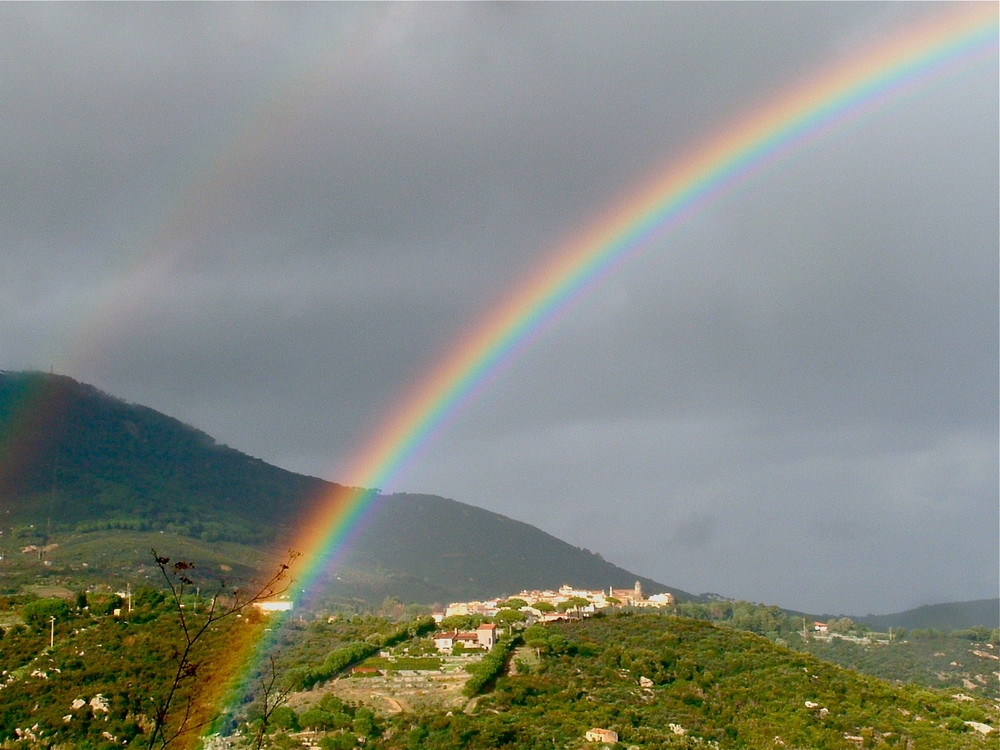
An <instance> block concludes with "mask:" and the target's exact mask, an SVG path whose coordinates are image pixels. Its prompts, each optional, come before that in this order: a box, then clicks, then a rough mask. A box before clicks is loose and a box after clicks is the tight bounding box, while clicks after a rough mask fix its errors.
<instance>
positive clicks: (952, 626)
mask: <svg viewBox="0 0 1000 750" xmlns="http://www.w3.org/2000/svg"><path fill="white" fill-rule="evenodd" d="M854 619H855V620H857V621H858V622H863V623H864V624H865V625H867V626H868V627H870V628H872V629H874V630H882V631H885V630H888V629H889V628H907V629H910V630H913V629H916V628H924V629H931V628H933V629H935V630H945V631H948V630H961V629H963V628H973V627H987V628H1000V598H997V599H977V600H975V601H971V602H949V603H947V604H926V605H924V606H923V607H917V608H916V609H908V610H906V611H905V612H897V613H895V614H889V615H865V616H864V617H856V618H854Z"/></svg>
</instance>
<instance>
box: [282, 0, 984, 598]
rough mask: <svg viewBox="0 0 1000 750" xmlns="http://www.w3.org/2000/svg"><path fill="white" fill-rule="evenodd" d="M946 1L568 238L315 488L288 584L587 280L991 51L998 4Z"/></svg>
mask: <svg viewBox="0 0 1000 750" xmlns="http://www.w3.org/2000/svg"><path fill="white" fill-rule="evenodd" d="M950 11H951V12H949V13H948V14H946V16H945V17H942V18H937V19H935V20H934V21H933V22H931V23H925V24H923V25H921V26H919V27H917V28H912V29H909V30H908V31H906V32H904V33H903V34H901V35H898V36H896V37H894V38H892V39H889V40H888V41H886V40H882V41H881V43H880V44H878V45H877V46H875V47H874V48H872V49H869V50H868V51H867V52H865V53H863V54H860V55H855V56H853V57H852V58H851V59H850V60H848V61H846V62H840V63H839V64H838V65H835V66H834V67H832V68H830V69H829V70H827V71H826V72H824V73H822V74H821V75H819V76H817V77H814V78H812V79H810V80H809V81H807V82H806V83H805V84H803V85H800V86H797V87H795V88H793V89H791V90H790V91H789V92H787V93H785V94H784V95H782V96H779V97H777V98H774V99H771V100H769V101H768V102H767V103H766V105H765V106H764V107H763V108H761V109H760V110H759V111H757V112H755V113H751V114H750V115H749V116H748V117H746V118H744V119H740V120H739V121H737V122H736V123H735V124H733V125H732V126H731V127H730V128H729V129H728V130H726V131H724V132H722V133H721V134H720V135H719V136H717V137H715V138H713V139H711V140H709V141H707V142H706V143H704V144H703V145H701V146H700V147H697V148H694V149H692V150H691V151H690V153H691V156H690V157H688V158H687V159H685V160H684V161H682V162H681V163H679V164H675V165H672V166H671V167H670V168H668V169H667V170H666V171H665V172H663V173H661V174H659V175H658V176H656V177H655V178H654V179H653V180H652V181H651V182H649V183H648V184H647V185H646V186H645V187H644V188H643V189H641V190H639V191H637V192H636V193H635V194H634V195H633V196H632V197H631V198H630V199H629V200H627V201H626V202H624V203H622V204H621V205H619V206H617V207H616V208H614V209H613V210H612V211H611V212H609V213H608V214H607V215H606V216H605V217H604V218H603V219H602V220H600V221H597V222H595V223H594V224H593V225H591V226H590V227H589V228H588V229H587V230H586V231H585V232H583V233H582V234H580V235H579V236H577V237H575V238H573V239H571V240H570V241H569V242H568V243H566V244H565V245H564V246H563V248H562V249H561V250H559V251H558V252H556V253H555V254H554V255H553V256H552V258H551V260H549V262H548V263H546V264H544V265H543V266H542V267H541V268H539V269H537V270H536V272H535V273H534V274H533V275H532V276H531V277H530V279H529V280H528V281H527V283H525V284H523V285H522V286H521V287H519V288H516V289H514V291H513V293H512V294H510V295H508V296H507V297H506V299H505V300H504V301H503V302H502V303H501V304H500V305H499V306H498V307H496V308H495V309H493V310H492V311H490V312H489V313H488V314H487V315H486V316H485V317H484V318H483V319H482V321H481V322H480V323H479V325H478V326H476V327H474V328H472V329H471V330H470V331H469V333H468V334H467V335H466V336H465V337H464V338H462V339H461V341H460V342H459V345H458V346H457V347H455V348H454V349H453V350H452V351H451V353H450V354H448V355H447V356H446V357H444V358H443V359H442V360H441V361H440V362H439V363H438V364H437V365H436V366H435V367H434V368H433V369H432V370H431V371H430V372H429V373H428V374H427V375H426V376H425V377H424V378H423V380H421V381H419V382H420V384H419V386H418V387H417V388H415V389H414V390H413V391H411V392H409V393H407V394H405V395H404V396H403V398H402V399H401V400H400V401H399V403H397V404H396V405H395V408H390V409H389V410H388V411H387V415H388V418H387V420H386V421H385V422H384V424H383V425H382V426H381V427H380V429H377V430H376V431H375V432H374V437H373V438H372V439H371V440H370V441H369V442H368V443H367V444H366V445H365V446H364V447H363V449H362V450H361V451H360V452H359V453H358V454H357V458H356V459H355V460H354V462H353V463H352V464H351V466H350V467H349V469H348V471H347V475H346V477H345V479H346V480H347V481H348V482H349V483H350V484H352V485H355V486H353V487H345V488H343V489H339V490H337V491H334V492H333V493H331V494H330V496H328V497H326V498H323V501H322V502H321V503H320V504H319V508H318V510H317V511H316V512H315V514H314V515H313V516H312V517H311V518H308V519H306V520H305V523H304V525H303V526H302V527H301V532H300V533H301V536H300V538H299V539H298V540H297V549H299V550H302V551H303V558H302V563H301V566H300V570H299V571H297V578H298V581H299V583H298V584H297V585H296V589H297V590H306V591H308V590H309V588H310V586H311V585H312V583H313V582H314V580H315V579H316V577H317V575H318V574H319V573H320V572H321V571H322V570H323V569H324V568H325V567H327V566H328V565H329V564H330V562H331V561H332V560H333V558H334V557H335V556H336V554H337V552H338V551H339V550H340V549H341V548H342V547H343V545H344V544H345V542H346V541H347V539H348V537H349V536H350V534H351V532H352V531H353V530H354V529H355V528H356V527H357V526H358V524H359V522H360V520H361V518H362V517H363V515H364V512H365V510H366V509H367V508H368V507H369V506H370V504H371V501H372V499H373V498H374V496H375V494H376V492H375V490H373V489H364V488H376V487H383V486H387V485H390V484H392V482H393V480H394V479H395V478H396V477H397V476H398V475H399V473H400V472H401V471H402V470H403V469H404V468H405V466H406V465H407V463H408V462H410V461H412V460H413V458H414V457H415V456H416V455H417V454H418V453H419V451H420V450H421V449H422V448H423V447H425V446H426V445H427V443H428V442H429V441H430V440H431V439H432V437H433V436H434V435H435V434H436V433H437V432H438V431H439V430H440V429H441V428H442V427H443V426H444V425H445V424H446V423H447V422H448V420H449V419H450V418H451V417H453V416H454V415H455V414H456V413H457V412H459V411H460V410H461V408H462V406H463V405H464V404H466V403H468V402H469V401H470V400H472V399H473V398H474V397H475V395H476V394H477V393H478V392H480V391H481V390H482V389H483V388H484V387H485V386H486V385H487V384H488V383H489V382H491V381H492V380H493V379H494V378H495V377H496V376H497V375H498V374H499V373H500V372H501V371H502V370H503V369H504V368H505V367H506V366H508V365H509V364H510V363H511V361H512V360H513V359H514V358H516V356H517V355H518V353H519V352H521V351H523V350H524V349H525V348H526V347H527V346H528V345H530V344H531V342H532V341H533V340H535V339H536V338H537V337H538V335H539V334H541V333H542V332H543V331H544V330H545V328H546V327H547V326H548V325H549V324H550V323H552V322H553V321H554V320H556V319H557V318H558V317H559V316H560V315H561V314H562V313H564V312H565V311H566V310H567V308H568V307H570V305H571V304H572V303H574V302H575V301H577V300H578V299H580V297H581V296H583V295H584V294H585V293H586V291H587V290H588V289H590V288H592V287H593V286H595V285H596V284H598V283H600V281H601V280H602V279H605V278H606V277H607V276H608V275H609V274H611V273H613V272H614V271H615V269H617V268H619V267H620V266H621V265H622V264H623V263H625V262H626V261H627V260H629V259H630V258H632V257H634V256H635V255H636V254H637V253H640V252H643V251H646V250H648V249H650V248H652V247H654V246H656V245H657V243H658V242H659V241H661V240H663V239H664V238H665V237H666V236H667V235H669V234H670V233H671V232H672V231H674V230H675V229H676V228H677V227H678V226H679V225H680V224H681V223H683V222H684V221H685V220H686V219H687V218H688V217H690V216H692V215H693V214H695V213H696V212H698V211H700V210H701V209H703V208H704V207H705V206H706V205H708V204H710V203H711V202H713V201H715V200H716V199H718V198H719V197H720V196H722V195H724V194H726V193H728V192H730V191H732V190H733V189H734V188H735V187H737V186H739V185H741V184H743V183H745V182H746V181H747V180H748V178H750V177H751V176H752V175H754V174H755V173H758V172H759V171H760V170H762V169H765V168H767V167H768V166H771V165H772V164H773V163H775V162H776V161H778V160H780V159H782V158H784V157H786V156H787V155H789V154H791V153H792V152H795V151H796V150H798V149H801V148H802V147H803V146H805V145H807V144H808V143H810V142H812V141H814V140H816V139H817V138H820V137H822V136H823V135H825V134H827V133H830V132H832V131H835V130H837V129H839V128H841V127H842V126H843V125H844V124H845V123H848V122H854V121H856V120H857V119H858V118H859V117H861V116H863V115H865V114H866V113H869V112H871V111H874V110H877V109H879V108H881V107H884V106H885V105H886V103H888V102H889V101H893V100H896V99H898V98H899V97H901V96H902V95H904V94H906V93H908V92H910V91H913V90H916V89H917V88H919V87H921V86H924V85H926V84H927V83H928V82H930V81H934V80H940V79H943V78H944V77H946V76H948V75H949V74H953V73H955V72H960V71H962V70H967V69H969V68H970V67H971V66H973V65H975V64H977V63H980V62H983V61H987V62H990V61H993V60H994V59H995V53H996V49H997V39H998V14H997V6H996V5H995V4H975V5H972V4H970V5H957V6H953V7H952V8H951V9H950Z"/></svg>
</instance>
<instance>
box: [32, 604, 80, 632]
mask: <svg viewBox="0 0 1000 750" xmlns="http://www.w3.org/2000/svg"><path fill="white" fill-rule="evenodd" d="M69 614H70V607H69V604H67V603H66V602H65V601H63V600H62V599H36V600H35V601H33V602H28V603H27V604H25V605H24V606H23V607H22V608H21V617H23V618H24V623H25V625H27V626H28V627H29V628H35V629H36V630H41V629H42V628H47V627H48V626H49V623H50V622H51V618H53V617H54V618H56V622H63V621H65V620H67V619H69Z"/></svg>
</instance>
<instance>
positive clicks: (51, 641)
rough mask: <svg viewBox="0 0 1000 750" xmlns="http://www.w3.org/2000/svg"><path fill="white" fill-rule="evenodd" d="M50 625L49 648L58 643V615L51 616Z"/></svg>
mask: <svg viewBox="0 0 1000 750" xmlns="http://www.w3.org/2000/svg"><path fill="white" fill-rule="evenodd" d="M49 625H50V626H51V628H52V629H51V630H50V631H49V648H54V647H55V645H56V617H55V615H50V616H49Z"/></svg>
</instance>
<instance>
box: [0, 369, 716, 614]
mask: <svg viewBox="0 0 1000 750" xmlns="http://www.w3.org/2000/svg"><path fill="white" fill-rule="evenodd" d="M334 486H335V485H334V484H332V483H330V482H327V481H324V480H322V479H317V478H315V477H307V476H303V475H301V474H296V473H294V472H290V471H286V470H284V469H280V468H278V467H276V466H271V465H270V464H267V463H265V462H264V461H261V460H259V459H256V458H252V457H250V456H247V455H245V454H243V453H241V452H239V451H237V450H235V449H233V448H229V447H227V446H224V445H220V444H218V443H216V442H215V440H213V439H212V438H211V437H210V436H209V435H207V434H205V433H204V432H202V431H200V430H197V429H195V428H193V427H190V426H188V425H186V424H184V423H182V422H180V421H178V420H176V419H173V418H172V417H168V416H166V415H164V414H161V413H160V412H157V411H155V410H153V409H150V408H148V407H145V406H138V405H135V404H129V403H127V402H125V401H122V400H121V399H118V398H115V397H114V396H110V395H108V394H106V393H103V392H102V391H100V390H99V389H97V388H95V387H93V386H90V385H86V384H84V383H79V382H77V381H76V380H73V379H72V378H69V377H66V376H61V375H51V374H45V373H37V372H22V373H15V372H0V530H3V529H4V528H6V529H8V530H10V531H13V530H14V529H15V528H17V527H22V528H21V530H20V531H19V532H18V533H21V534H24V533H28V532H27V531H26V530H25V529H26V528H27V527H32V528H31V531H30V533H32V534H37V535H39V536H42V537H44V536H46V535H48V534H50V533H51V534H59V533H62V534H65V533H74V534H79V533H85V534H86V533H90V532H96V531H101V532H114V531H115V530H129V531H133V532H134V531H140V532H149V531H157V530H159V531H165V532H170V533H174V534H183V535H185V536H187V537H190V538H193V539H197V540H201V541H202V542H204V543H206V544H211V543H213V542H217V541H230V542H237V543H240V544H245V545H251V546H254V547H257V548H261V547H264V546H268V547H271V546H280V545H281V544H282V542H284V544H287V543H288V539H289V538H291V539H294V534H293V531H294V529H295V528H296V525H297V524H298V523H299V519H300V518H301V517H302V516H303V514H304V513H305V511H306V509H307V508H308V507H309V506H310V504H311V503H313V502H315V501H316V500H317V499H318V498H321V497H323V496H325V495H326V494H327V493H328V492H329V491H330V490H331V489H332V488H333V487H334ZM165 551H166V550H165ZM636 580H638V581H640V582H641V583H642V586H643V588H644V589H645V590H646V591H647V592H648V593H658V592H663V591H670V592H671V593H673V594H674V595H675V596H677V597H678V598H680V599H697V598H698V597H695V596H693V595H691V594H688V593H686V592H684V591H681V590H679V589H675V588H670V587H668V586H664V585H663V584H661V583H658V582H656V581H653V580H651V579H648V578H643V577H641V576H637V575H636V574H634V573H630V572H629V571H627V570H624V569H623V568H619V567H618V566H616V565H613V564H612V563H609V562H607V561H606V560H604V559H603V558H602V557H601V556H600V555H597V554H594V553H592V552H590V551H589V550H584V549H580V548H577V547H574V546H572V545H570V544H567V543H566V542H563V541H561V540H559V539H557V538H556V537H553V536H551V535H550V534H546V533H545V532H543V531H541V530H539V529H537V528H535V527H533V526H530V525H528V524H526V523H522V522H520V521H515V520H513V519H510V518H507V517H505V516H501V515H499V514H496V513H491V512H489V511H486V510H482V509H480V508H475V507H473V506H471V505H466V504H464V503H459V502H456V501H454V500H448V499H445V498H442V497H436V496H433V495H410V494H398V495H390V496H379V497H377V498H376V499H375V500H374V502H373V505H372V507H371V509H370V510H369V512H368V514H367V516H366V519H365V523H364V525H363V528H362V529H361V530H360V531H359V533H358V534H357V536H356V538H355V539H354V540H353V541H352V543H351V545H350V546H349V547H348V548H347V549H346V550H344V551H343V553H342V555H341V557H340V558H339V559H338V561H337V565H336V567H335V568H334V569H333V570H331V571H330V572H329V573H328V575H327V576H326V578H325V586H324V591H323V592H322V593H323V594H324V595H326V596H328V597H338V598H356V599H363V600H367V601H381V600H382V599H383V598H384V597H389V596H393V597H397V598H399V599H401V600H403V601H414V602H425V603H433V602H445V603H446V602H448V601H457V600H462V599H476V598H486V597H493V596H500V595H505V594H513V593H516V592H518V591H520V590H522V589H526V588H529V589H530V588H556V587H558V586H560V585H561V584H564V583H568V584H571V585H574V586H585V587H591V588H607V587H608V586H614V587H616V588H622V587H631V586H632V585H633V584H634V583H635V581H636Z"/></svg>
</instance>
